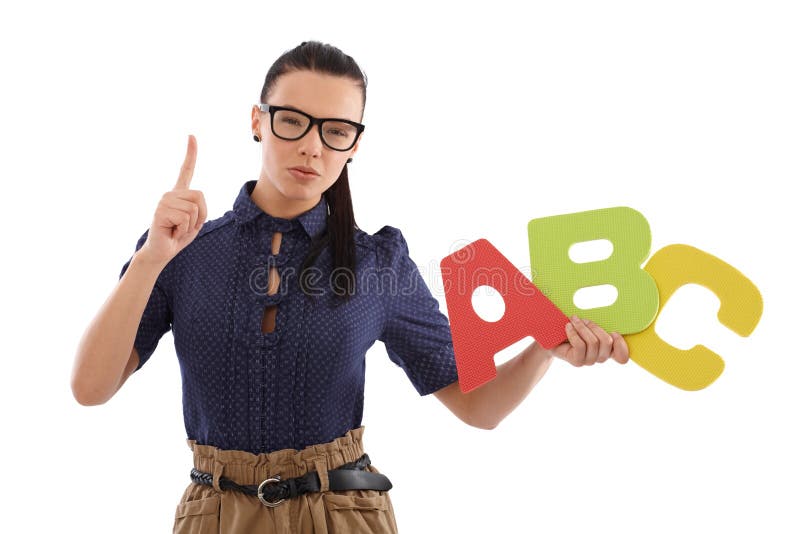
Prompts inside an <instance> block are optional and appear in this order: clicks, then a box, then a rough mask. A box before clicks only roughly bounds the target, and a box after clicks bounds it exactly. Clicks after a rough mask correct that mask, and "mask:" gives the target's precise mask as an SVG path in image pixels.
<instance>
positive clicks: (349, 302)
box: [72, 42, 628, 532]
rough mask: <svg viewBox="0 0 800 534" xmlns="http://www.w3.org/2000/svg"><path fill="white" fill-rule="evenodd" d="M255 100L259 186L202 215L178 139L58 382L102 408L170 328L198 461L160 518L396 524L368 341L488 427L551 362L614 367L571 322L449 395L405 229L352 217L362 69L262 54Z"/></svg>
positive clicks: (314, 528) (439, 334)
mask: <svg viewBox="0 0 800 534" xmlns="http://www.w3.org/2000/svg"><path fill="white" fill-rule="evenodd" d="M260 100H261V101H260V103H259V104H257V105H255V106H253V109H252V116H251V123H252V131H253V137H254V140H255V141H256V142H259V143H261V148H262V168H261V173H260V175H259V178H258V180H251V181H248V182H246V183H245V184H244V185H243V186H242V187H241V189H240V191H239V195H238V197H237V198H236V200H235V202H234V205H233V209H232V210H229V211H228V212H226V213H225V214H224V215H223V216H222V217H220V218H217V219H214V220H211V221H208V222H205V220H206V215H207V212H206V204H205V200H204V198H203V194H202V193H201V192H200V191H198V190H193V189H190V184H191V179H192V173H193V169H194V162H195V158H196V153H197V145H196V142H195V140H194V138H193V137H191V136H190V137H189V144H188V148H187V153H186V158H185V161H184V164H183V167H182V169H181V172H180V175H179V177H178V180H177V182H176V183H175V185H174V187H173V189H172V190H171V191H168V192H167V193H165V194H164V195H163V196H162V198H161V201H160V202H159V204H158V206H157V208H156V211H155V215H154V217H153V222H152V225H151V226H150V228H149V229H148V230H147V231H146V232H145V233H144V234H143V235H142V236H141V237H140V239H139V241H138V242H137V244H136V251H135V252H134V254H133V256H132V257H131V258H130V259H129V260H128V262H126V263H125V265H124V266H123V268H122V271H121V273H120V282H119V284H118V285H117V287H116V288H115V290H114V291H113V293H112V295H111V296H110V297H109V299H108V300H107V302H106V303H105V304H104V306H103V307H102V308H101V310H100V311H99V313H98V315H97V317H96V318H95V320H94V321H93V322H92V324H91V325H90V326H89V328H88V329H87V331H86V333H85V334H84V336H83V339H82V340H81V345H80V347H79V351H78V355H77V358H76V363H75V368H74V372H73V380H72V387H73V392H74V395H75V397H76V399H77V400H78V401H79V402H80V403H81V404H86V405H91V404H100V403H103V402H106V401H107V400H108V399H109V398H110V397H112V396H113V395H114V393H116V391H118V390H119V388H120V387H121V386H122V384H123V383H124V382H125V380H126V379H127V378H128V377H129V376H130V375H131V374H132V373H133V372H134V371H136V370H138V369H140V368H141V366H142V365H143V364H144V363H145V362H146V361H147V359H148V358H149V357H150V355H151V354H152V353H153V351H154V350H155V347H156V345H157V343H158V341H159V339H160V337H161V336H162V335H163V334H164V333H165V332H166V331H167V330H169V329H170V328H171V329H172V331H173V337H174V340H175V349H176V353H177V355H178V358H179V362H180V367H181V376H182V380H183V411H184V420H185V424H186V431H187V436H188V437H187V443H188V445H189V447H190V449H191V450H192V451H193V457H194V467H195V469H194V470H192V482H191V483H190V484H189V485H188V487H187V488H186V490H185V491H184V494H183V496H182V498H181V500H180V502H179V504H178V506H177V510H176V514H175V525H174V531H175V532H218V531H221V532H396V530H397V527H396V523H395V519H394V511H393V508H392V503H391V501H390V498H389V494H388V489H389V488H390V487H391V484H390V483H389V480H388V478H386V477H385V476H384V475H382V474H381V473H379V471H378V469H377V468H375V467H374V466H373V465H371V464H370V462H369V458H368V457H367V456H366V455H365V454H364V449H363V444H362V435H363V430H364V427H363V426H361V416H362V411H363V393H364V355H365V353H366V351H367V349H368V348H369V347H370V346H371V345H372V344H373V343H374V342H375V340H377V339H379V340H381V341H383V342H384V345H385V346H386V350H387V353H388V355H389V357H390V358H391V359H392V360H393V361H394V362H395V363H396V364H398V365H399V366H401V367H402V368H403V369H404V371H405V372H406V374H407V375H408V377H409V379H410V381H411V382H412V384H413V385H414V387H415V388H416V389H417V391H418V392H419V394H420V395H427V394H429V393H434V395H435V396H436V398H438V399H439V400H440V401H442V402H443V403H444V404H445V405H446V406H447V407H448V408H449V409H450V410H451V411H452V412H453V413H454V414H455V415H456V416H458V417H459V418H461V419H462V420H463V421H465V422H466V423H468V424H470V425H473V426H476V427H480V428H487V429H489V428H494V427H495V426H496V425H497V424H498V423H499V422H500V421H501V420H502V419H503V418H504V417H505V416H506V415H508V413H510V412H511V411H512V410H513V409H514V408H515V407H516V406H517V405H518V404H519V403H520V402H521V401H522V399H523V398H524V397H525V396H526V395H527V394H528V392H529V391H530V390H531V389H532V388H533V386H534V385H535V384H536V382H538V380H539V379H540V378H541V376H542V375H543V374H544V372H545V371H546V370H547V368H548V366H549V365H550V362H551V360H552V358H553V357H554V356H557V357H560V358H563V359H565V360H567V361H569V362H570V363H572V364H573V365H591V364H593V363H595V362H603V361H605V360H607V359H608V358H610V357H611V358H614V359H615V360H617V361H619V362H620V363H624V362H625V361H627V358H628V354H627V347H626V345H625V341H624V340H623V338H622V337H621V336H619V335H617V334H611V335H609V334H608V333H606V332H605V331H604V330H603V329H602V328H600V327H599V326H597V325H595V324H592V323H591V322H588V321H582V320H579V319H578V318H576V317H574V318H572V321H571V323H570V324H569V325H568V326H567V337H568V339H569V342H567V343H564V344H562V345H561V346H559V347H557V348H556V349H554V350H553V351H547V350H545V349H543V348H542V347H540V346H539V345H538V344H537V343H533V344H532V345H531V346H530V347H528V348H527V349H526V350H524V351H523V352H522V353H521V354H520V355H519V356H517V357H516V358H514V359H512V360H510V361H509V362H507V363H505V364H503V365H502V366H500V367H499V368H498V373H497V378H496V379H495V380H493V381H491V382H489V383H488V384H486V385H484V386H482V387H481V388H478V389H476V390H474V391H472V392H470V393H469V394H466V395H465V394H462V393H461V391H460V389H459V387H458V382H457V374H456V367H455V362H454V357H453V347H452V339H451V336H450V330H449V323H448V321H447V318H446V317H445V316H444V315H443V314H442V313H441V312H440V311H439V308H438V302H437V301H436V299H434V297H433V296H432V295H431V293H430V291H429V290H428V288H427V286H426V285H425V283H424V282H423V281H422V278H421V276H420V273H419V271H418V270H417V268H416V265H415V263H414V262H413V261H412V260H411V258H410V257H409V255H408V246H407V244H406V241H405V239H404V237H403V235H402V233H401V232H400V230H398V229H397V228H393V227H391V226H384V227H383V228H381V229H380V230H379V231H378V232H376V233H375V234H373V235H370V234H367V233H365V232H363V231H362V230H361V229H359V228H358V227H357V225H356V224H355V220H354V216H353V208H352V202H351V198H350V192H349V185H348V170H347V164H348V163H349V162H350V161H352V157H353V156H354V155H355V154H356V152H357V150H358V145H359V142H360V139H361V137H362V133H363V131H364V127H363V125H362V124H361V121H362V118H363V113H364V106H365V102H366V77H365V76H364V74H363V73H362V71H361V69H360V68H359V67H358V65H357V64H356V63H355V61H353V59H352V58H351V57H349V56H347V55H345V54H343V53H342V52H341V51H340V50H339V49H337V48H335V47H333V46H330V45H325V44H322V43H319V42H305V43H302V44H301V45H300V46H298V47H296V48H294V49H293V50H290V51H288V52H286V53H284V54H283V55H282V56H281V57H280V58H279V59H278V60H277V61H276V62H275V64H273V66H272V67H271V68H270V70H269V72H268V73H267V76H266V79H265V82H264V86H263V88H262V92H261V99H260ZM387 282H388V283H387ZM409 288H412V289H411V290H409ZM108 332H116V333H118V335H116V336H115V337H111V336H107V335H105V334H106V333H108Z"/></svg>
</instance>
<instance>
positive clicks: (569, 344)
mask: <svg viewBox="0 0 800 534" xmlns="http://www.w3.org/2000/svg"><path fill="white" fill-rule="evenodd" d="M566 332H567V341H566V342H565V343H562V344H561V345H559V346H557V347H555V348H553V349H551V352H552V353H553V354H554V355H556V356H557V357H559V358H561V359H562V360H566V361H568V362H569V363H571V364H572V365H574V366H576V367H581V366H583V365H593V364H595V363H603V362H604V361H606V360H608V359H609V358H611V359H613V360H615V361H617V362H618V363H626V362H627V361H628V344H627V343H625V338H624V337H622V336H621V335H620V334H618V333H616V332H612V333H611V334H609V333H608V332H606V331H605V330H603V328H601V327H600V326H599V325H598V324H596V323H593V322H592V321H589V320H586V319H579V318H578V317H576V316H573V317H571V318H570V321H569V323H567V326H566Z"/></svg>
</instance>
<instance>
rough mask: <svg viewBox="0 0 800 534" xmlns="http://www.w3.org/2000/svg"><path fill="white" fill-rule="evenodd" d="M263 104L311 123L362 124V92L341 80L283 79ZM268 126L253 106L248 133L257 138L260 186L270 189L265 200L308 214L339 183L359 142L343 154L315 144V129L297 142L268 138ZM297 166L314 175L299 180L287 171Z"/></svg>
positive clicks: (295, 75) (298, 74)
mask: <svg viewBox="0 0 800 534" xmlns="http://www.w3.org/2000/svg"><path fill="white" fill-rule="evenodd" d="M267 104H270V105H275V106H288V107H294V108H297V109H299V110H300V111H304V112H306V113H308V114H309V115H312V116H314V117H334V118H340V119H349V120H351V121H355V122H361V89H360V88H359V87H358V85H356V83H355V82H354V81H352V80H350V79H348V78H344V77H340V76H331V75H328V74H320V73H317V72H311V71H305V70H304V71H294V72H289V73H286V74H283V75H282V76H280V77H279V78H278V80H277V82H276V83H275V86H274V87H273V90H272V93H271V94H270V95H269V96H268V98H267ZM269 120H270V117H269V113H268V112H262V111H260V110H259V109H258V106H253V111H252V127H253V133H254V134H256V135H258V136H259V137H260V138H261V145H262V148H261V157H262V163H261V177H260V179H259V182H263V183H264V185H265V186H267V187H268V188H269V189H270V191H267V194H268V195H269V196H271V197H273V199H274V200H277V198H275V197H276V196H277V197H282V198H281V201H282V203H285V204H286V205H287V206H294V207H302V209H310V208H312V207H313V206H314V205H315V204H316V202H318V201H319V198H320V195H321V194H322V193H323V192H324V191H325V190H326V189H328V188H329V187H330V186H331V185H333V183H334V182H335V181H336V179H337V178H338V177H339V174H340V173H341V172H342V168H343V167H344V165H345V162H346V161H347V158H349V157H351V156H352V155H353V154H355V152H356V150H357V149H358V142H356V144H355V145H354V146H353V148H351V149H350V150H348V151H347V152H340V151H337V150H333V149H330V148H328V147H327V146H325V145H324V144H323V143H322V140H321V139H320V138H319V129H318V127H317V126H316V125H315V126H314V127H313V128H312V129H311V130H310V131H309V132H308V133H306V135H304V136H303V137H302V138H300V139H297V140H295V141H286V140H284V139H280V138H278V137H276V136H275V135H274V134H273V133H272V130H271V128H270V123H269ZM359 142H360V138H359ZM296 166H304V167H311V168H312V169H314V170H315V171H317V172H318V173H319V175H318V176H314V177H312V178H311V179H306V178H298V177H296V176H295V175H293V174H292V173H291V172H290V171H289V169H290V168H292V167H296ZM304 201H305V202H304Z"/></svg>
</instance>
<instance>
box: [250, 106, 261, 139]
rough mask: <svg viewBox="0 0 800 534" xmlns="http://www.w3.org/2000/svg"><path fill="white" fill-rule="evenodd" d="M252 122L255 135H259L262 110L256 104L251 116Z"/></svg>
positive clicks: (251, 125)
mask: <svg viewBox="0 0 800 534" xmlns="http://www.w3.org/2000/svg"><path fill="white" fill-rule="evenodd" d="M250 121H251V124H250V127H251V128H252V130H253V133H258V132H259V131H261V110H260V109H259V108H258V106H257V105H256V104H253V110H252V112H251V114H250ZM259 135H260V134H259Z"/></svg>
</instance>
